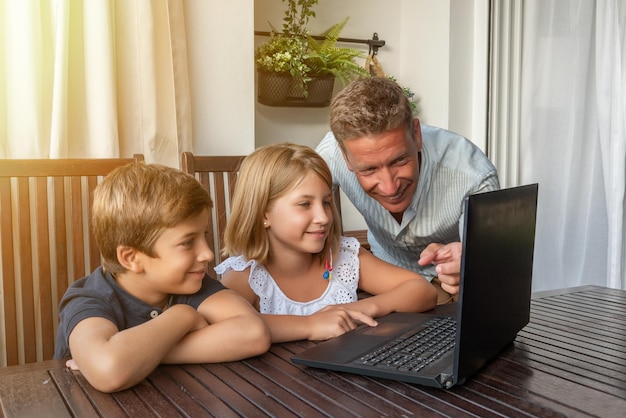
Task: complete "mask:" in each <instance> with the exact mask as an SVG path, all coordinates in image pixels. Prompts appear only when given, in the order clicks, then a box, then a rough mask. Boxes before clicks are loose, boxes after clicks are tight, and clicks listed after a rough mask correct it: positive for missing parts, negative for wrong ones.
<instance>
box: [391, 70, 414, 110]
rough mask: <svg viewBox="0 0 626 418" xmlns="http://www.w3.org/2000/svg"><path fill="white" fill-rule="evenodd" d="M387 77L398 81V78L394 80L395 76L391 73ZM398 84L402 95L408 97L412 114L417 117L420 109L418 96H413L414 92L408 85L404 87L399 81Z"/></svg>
mask: <svg viewBox="0 0 626 418" xmlns="http://www.w3.org/2000/svg"><path fill="white" fill-rule="evenodd" d="M387 78H388V79H390V80H391V81H395V82H396V83H398V80H396V78H395V77H394V76H392V75H390V76H388V77H387ZM398 84H399V85H400V87H402V91H403V92H404V95H405V96H406V97H407V99H409V103H410V104H411V109H412V110H413V116H415V117H418V116H419V114H420V112H421V111H422V109H421V107H420V103H419V98H415V93H413V91H412V90H411V88H410V87H405V86H403V85H401V84H400V83H398Z"/></svg>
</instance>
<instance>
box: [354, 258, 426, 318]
mask: <svg viewBox="0 0 626 418" xmlns="http://www.w3.org/2000/svg"><path fill="white" fill-rule="evenodd" d="M359 263H360V268H359V271H360V276H359V288H360V289H362V290H364V291H366V292H367V293H370V294H372V295H373V296H372V297H369V298H365V299H361V300H359V301H357V302H353V303H349V304H348V305H347V306H348V307H349V308H351V309H356V310H359V311H361V312H364V313H366V314H368V315H370V316H372V317H374V318H377V317H380V316H383V315H387V314H389V313H391V312H422V311H426V310H428V309H432V308H434V307H435V305H436V304H437V290H436V289H435V287H434V286H433V285H431V284H430V283H429V282H428V280H426V279H425V278H424V277H422V276H420V275H419V274H417V273H415V272H412V271H410V270H407V269H404V268H401V267H398V266H395V265H393V264H390V263H387V262H384V261H382V260H380V259H379V258H377V257H376V256H374V255H373V254H372V253H370V252H369V251H367V250H365V249H363V248H361V249H360V251H359ZM381 278H384V279H381Z"/></svg>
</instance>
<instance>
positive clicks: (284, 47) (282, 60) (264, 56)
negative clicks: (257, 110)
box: [255, 0, 368, 107]
mask: <svg viewBox="0 0 626 418" xmlns="http://www.w3.org/2000/svg"><path fill="white" fill-rule="evenodd" d="M283 1H286V3H287V10H286V11H285V18H284V19H283V21H284V23H283V30H282V31H280V32H278V31H276V30H275V29H274V28H273V26H272V29H273V30H272V32H271V33H270V40H269V41H268V42H266V43H264V44H262V45H260V46H259V47H258V48H257V49H256V50H255V63H256V67H257V70H258V71H257V73H258V80H257V88H258V91H257V100H258V102H259V103H261V104H264V105H268V106H302V107H307V106H308V107H324V106H328V105H330V101H331V98H332V93H333V87H334V84H335V79H338V80H339V81H340V82H341V83H343V84H344V85H345V84H347V82H349V81H351V80H352V79H354V78H356V77H360V76H367V75H368V74H367V71H365V68H363V67H361V66H360V65H358V64H357V63H356V62H355V59H356V58H361V57H363V53H362V52H360V51H359V50H356V49H352V48H340V47H337V46H336V43H337V40H338V39H339V34H340V33H341V31H342V29H343V28H344V26H345V25H346V23H347V21H348V18H347V17H346V18H345V19H344V20H342V21H341V22H339V23H337V24H335V25H333V26H332V27H331V28H330V29H329V30H327V31H326V32H325V33H324V34H323V36H321V37H320V39H319V40H317V39H314V38H313V37H312V36H311V35H309V33H308V30H307V28H306V26H307V23H308V21H309V18H310V17H314V16H315V12H314V11H313V10H312V7H313V6H314V5H315V4H317V1H318V0H283Z"/></svg>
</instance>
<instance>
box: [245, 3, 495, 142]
mask: <svg viewBox="0 0 626 418" xmlns="http://www.w3.org/2000/svg"><path fill="white" fill-rule="evenodd" d="M339 4H340V5H341V7H338V5H339ZM487 6H488V0H473V1H470V0H387V1H380V0H342V1H341V2H337V1H336V0H319V3H318V4H317V5H316V6H315V11H316V13H317V16H316V18H314V19H313V20H312V21H311V23H310V24H309V28H310V30H311V32H312V33H313V34H318V33H321V32H322V31H323V30H325V29H327V28H328V27H330V26H331V25H333V24H334V23H336V22H338V21H340V20H341V19H343V18H344V17H346V16H349V17H350V20H349V21H348V24H347V25H346V27H345V28H344V30H343V33H342V37H347V38H357V39H371V37H372V34H373V33H374V32H377V33H378V36H379V38H380V39H382V40H384V41H385V42H386V44H385V46H384V47H382V48H380V50H379V54H378V59H379V61H380V63H381V64H382V66H383V68H384V69H385V71H386V72H387V74H389V75H393V76H395V77H396V78H397V79H398V81H399V82H400V84H402V85H405V86H408V87H410V88H411V89H412V90H413V91H414V92H415V93H416V94H417V96H418V97H419V98H420V103H421V107H422V114H421V118H420V119H421V120H422V122H423V123H425V124H430V125H436V126H440V127H443V128H448V129H451V130H454V131H456V132H459V133H461V134H463V135H465V136H467V137H468V138H470V139H471V140H473V141H474V142H476V143H477V144H478V145H479V146H480V147H482V148H483V149H484V144H485V143H486V141H485V136H486V133H485V132H486V128H485V126H486V116H485V112H484V109H485V108H486V97H487V94H486V70H487V66H486V65H487V59H486V53H487V50H486V46H487V33H488V32H487V24H488V20H487V13H488V7H487ZM255 7H256V9H255V16H254V25H255V26H254V28H255V30H259V31H269V30H270V26H269V24H268V21H269V22H271V23H272V24H273V25H274V26H275V27H276V28H277V29H280V28H281V25H282V18H283V15H284V3H283V2H282V1H278V0H256V2H255ZM265 40H267V38H266V37H262V36H257V37H256V39H255V45H259V44H260V43H262V42H264V41H265ZM346 46H350V47H353V48H359V49H362V50H363V51H364V52H365V53H367V52H368V48H367V46H366V45H360V44H346ZM340 88H341V85H340V84H339V83H337V85H336V86H335V89H336V90H337V89H340ZM481 106H482V108H481ZM327 130H328V108H321V109H319V108H285V107H271V106H265V105H260V104H256V128H255V136H256V145H257V146H259V145H263V144H267V143H272V142H278V141H293V142H297V143H302V144H306V145H310V146H315V144H317V142H319V140H320V139H321V138H322V137H323V135H324V134H325V133H326V131H327Z"/></svg>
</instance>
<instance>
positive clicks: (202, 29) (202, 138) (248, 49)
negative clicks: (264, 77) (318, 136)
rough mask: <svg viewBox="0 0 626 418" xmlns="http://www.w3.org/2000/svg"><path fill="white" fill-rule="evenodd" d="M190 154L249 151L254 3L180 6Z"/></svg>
mask: <svg viewBox="0 0 626 418" xmlns="http://www.w3.org/2000/svg"><path fill="white" fill-rule="evenodd" d="M184 8H185V23H186V29H187V34H188V37H187V39H188V42H187V55H188V60H189V72H190V74H189V78H190V85H191V99H192V103H191V105H192V118H193V152H194V153H196V154H214V155H228V154H237V155H239V154H247V153H250V152H252V151H253V150H254V147H255V144H254V101H255V99H254V77H253V74H254V39H253V36H252V33H253V20H254V0H210V1H207V0H184Z"/></svg>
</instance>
